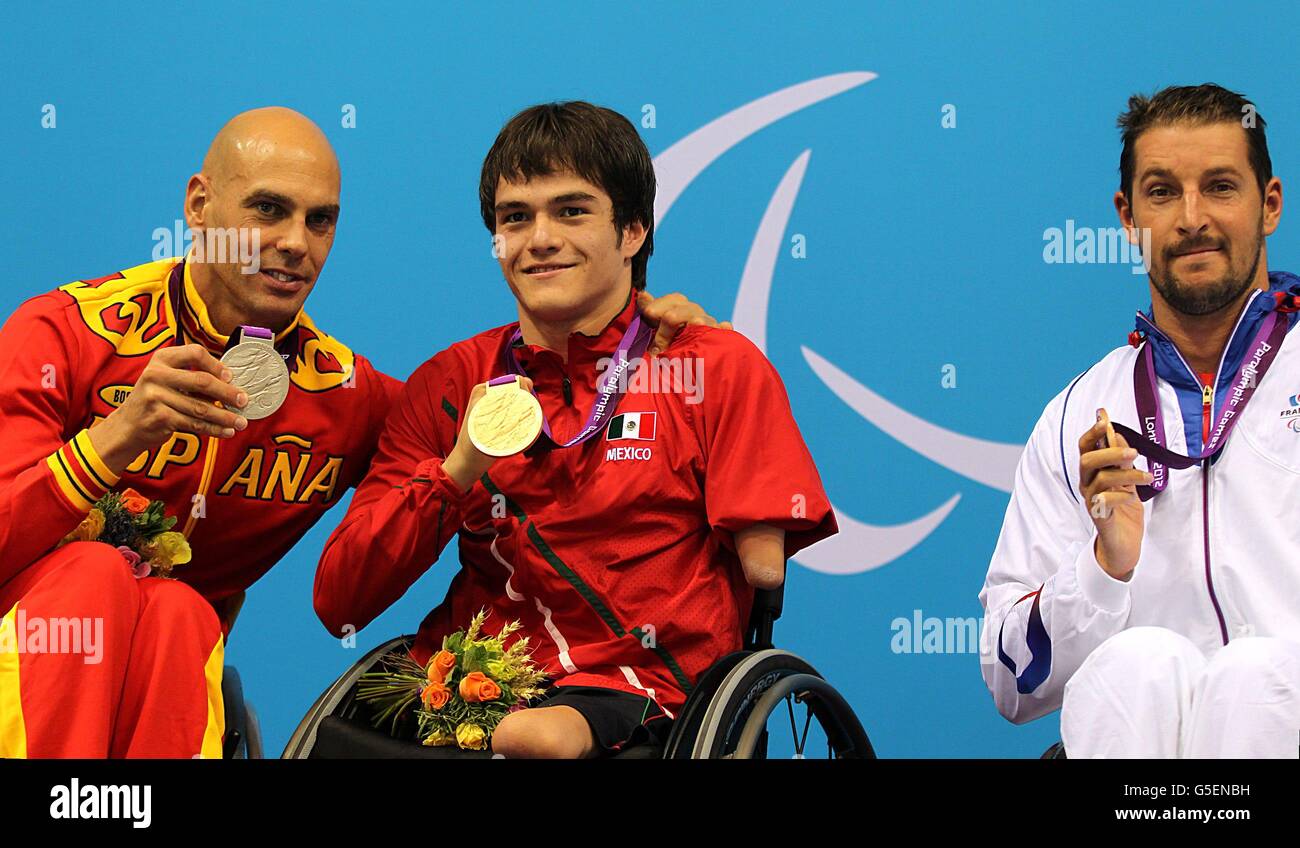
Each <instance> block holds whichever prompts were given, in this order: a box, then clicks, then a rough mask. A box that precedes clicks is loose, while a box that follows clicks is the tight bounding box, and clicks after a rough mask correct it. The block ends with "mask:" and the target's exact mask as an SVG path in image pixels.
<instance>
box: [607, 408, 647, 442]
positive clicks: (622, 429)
mask: <svg viewBox="0 0 1300 848" xmlns="http://www.w3.org/2000/svg"><path fill="white" fill-rule="evenodd" d="M656 414H657V413H654V412H625V413H623V414H622V415H615V416H614V417H613V418H612V419H611V420H610V422H609V429H608V430H606V431H605V439H606V441H610V442H613V441H617V440H619V439H639V440H640V441H643V442H652V441H654V438H655V415H656Z"/></svg>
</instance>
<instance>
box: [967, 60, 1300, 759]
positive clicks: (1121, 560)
mask: <svg viewBox="0 0 1300 848" xmlns="http://www.w3.org/2000/svg"><path fill="white" fill-rule="evenodd" d="M1119 125H1120V128H1121V129H1122V130H1123V152H1122V154H1121V158H1120V190H1119V191H1118V192H1116V194H1115V207H1116V209H1117V211H1118V212H1119V217H1120V220H1121V222H1122V223H1123V225H1124V227H1125V228H1126V229H1127V231H1128V233H1129V238H1130V240H1132V241H1133V242H1134V243H1137V242H1138V241H1139V236H1140V235H1146V236H1149V238H1150V241H1149V244H1150V249H1149V250H1148V251H1147V252H1148V254H1149V255H1148V256H1146V257H1145V260H1146V262H1147V265H1148V269H1149V276H1150V289H1151V310H1150V312H1149V313H1146V314H1143V313H1139V314H1138V316H1137V328H1136V330H1135V331H1134V332H1133V333H1132V334H1131V335H1130V338H1129V341H1130V344H1129V345H1127V346H1124V347H1120V348H1118V349H1116V350H1114V351H1112V352H1111V353H1110V354H1108V355H1107V356H1106V357H1105V358H1104V359H1102V360H1101V361H1100V362H1098V363H1097V364H1095V365H1093V366H1092V367H1091V368H1089V369H1088V370H1087V371H1085V372H1084V373H1083V374H1082V375H1080V376H1079V377H1077V378H1075V380H1073V381H1072V382H1071V383H1070V385H1069V386H1068V387H1066V389H1065V390H1064V391H1062V392H1061V393H1060V394H1059V395H1058V396H1057V397H1056V398H1055V399H1053V400H1052V402H1051V403H1050V404H1048V406H1047V409H1046V410H1045V411H1044V412H1043V415H1042V417H1041V418H1040V419H1039V421H1038V423H1037V425H1036V426H1035V427H1034V431H1033V434H1032V436H1031V437H1030V439H1029V443H1028V445H1027V446H1026V448H1025V452H1024V455H1023V457H1022V458H1021V460H1020V466H1019V468H1018V469H1017V472H1016V482H1015V488H1014V490H1013V491H1012V495H1011V502H1010V504H1009V505H1008V507H1007V514H1006V519H1005V522H1004V523H1003V526H1002V534H1001V537H1000V538H999V540H998V545H997V549H996V550H995V552H994V554H993V561H992V563H991V564H990V566H989V573H988V576H987V578H986V580H985V584H984V589H983V591H982V592H981V593H980V601H981V603H983V605H984V610H985V614H986V616H987V618H986V620H987V622H988V627H986V629H985V634H984V639H985V644H984V646H983V648H984V651H983V655H984V657H985V659H986V661H985V664H984V666H983V672H984V678H985V681H986V682H987V684H988V686H989V689H990V690H991V691H992V693H993V697H994V700H995V701H996V703H997V707H998V710H999V711H1000V712H1001V713H1002V714H1003V715H1004V716H1006V717H1007V718H1008V719H1010V720H1011V721H1014V722H1017V723H1020V722H1025V721H1028V720H1030V719H1033V718H1037V717H1039V716H1042V715H1044V714H1046V713H1049V712H1051V711H1052V710H1055V709H1057V708H1060V709H1061V736H1062V740H1063V742H1064V743H1065V748H1066V751H1067V753H1068V755H1069V756H1070V757H1107V756H1148V757H1175V756H1190V757H1219V756H1239V757H1255V756H1290V757H1295V756H1296V755H1297V752H1298V751H1300V515H1298V514H1297V513H1298V510H1297V507H1300V333H1297V332H1290V331H1291V329H1292V328H1293V327H1294V326H1295V323H1296V318H1297V315H1296V310H1297V308H1300V278H1298V277H1294V276H1292V275H1290V274H1285V273H1280V272H1274V273H1271V274H1270V273H1269V271H1268V267H1267V265H1268V262H1267V251H1266V249H1265V243H1264V239H1265V237H1266V236H1269V235H1272V233H1273V232H1274V230H1276V229H1277V226H1278V221H1279V219H1280V218H1281V214H1282V185H1281V182H1280V181H1279V180H1278V179H1277V178H1276V177H1274V176H1273V175H1272V166H1271V163H1270V160H1269V155H1268V146H1267V142H1266V140H1265V135H1264V120H1263V118H1262V117H1260V116H1259V115H1258V113H1257V112H1256V110H1255V108H1254V106H1253V105H1252V104H1251V103H1249V102H1248V101H1247V100H1246V99H1245V98H1244V97H1242V96H1241V95H1239V94H1236V93H1233V92H1230V91H1227V90H1225V89H1223V88H1220V87H1219V86H1216V85H1209V84H1207V85H1201V86H1194V87H1193V86H1188V87H1174V88H1166V89H1164V90H1163V91H1160V92H1159V93H1157V94H1155V95H1154V96H1152V97H1150V98H1147V97H1142V96H1135V97H1132V98H1130V100H1129V110H1128V111H1127V112H1126V113H1125V114H1123V115H1121V116H1120V121H1119ZM1107 418H1109V419H1110V421H1113V422H1114V426H1113V428H1112V427H1111V426H1110V424H1109V423H1108V421H1107ZM1125 425H1127V426H1125ZM1139 457H1140V459H1139Z"/></svg>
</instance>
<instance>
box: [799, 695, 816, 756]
mask: <svg viewBox="0 0 1300 848" xmlns="http://www.w3.org/2000/svg"><path fill="white" fill-rule="evenodd" d="M804 709H806V710H807V711H808V712H807V713H806V714H805V715H804V719H803V735H802V736H800V737H799V759H803V758H804V757H803V749H804V746H805V745H807V744H808V725H810V724H812V716H813V713H812V704H810V703H808V702H806V701H805V702H804Z"/></svg>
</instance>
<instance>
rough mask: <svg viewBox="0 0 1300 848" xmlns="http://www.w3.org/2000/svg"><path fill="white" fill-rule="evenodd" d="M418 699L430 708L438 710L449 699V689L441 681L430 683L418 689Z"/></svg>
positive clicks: (445, 704)
mask: <svg viewBox="0 0 1300 848" xmlns="http://www.w3.org/2000/svg"><path fill="white" fill-rule="evenodd" d="M420 700H421V701H423V702H424V705H425V706H426V707H428V708H429V709H431V710H440V709H442V708H443V707H445V706H447V702H448V701H450V700H451V690H450V689H448V688H447V687H446V686H443V685H442V684H441V683H430V684H429V685H428V686H426V687H424V689H422V690H421V691H420Z"/></svg>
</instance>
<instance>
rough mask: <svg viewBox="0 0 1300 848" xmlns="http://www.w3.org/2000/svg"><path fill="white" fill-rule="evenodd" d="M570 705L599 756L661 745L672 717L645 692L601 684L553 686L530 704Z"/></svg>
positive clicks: (666, 735) (547, 705) (665, 739)
mask: <svg viewBox="0 0 1300 848" xmlns="http://www.w3.org/2000/svg"><path fill="white" fill-rule="evenodd" d="M557 706H565V707H573V708H574V709H575V710H577V711H578V712H579V713H581V714H582V717H583V718H585V719H586V720H587V724H588V725H589V726H590V727H591V735H592V736H594V737H595V738H596V745H597V746H598V748H599V756H609V755H610V754H615V753H618V752H619V751H623V750H626V749H628V748H631V747H633V746H634V745H645V744H651V745H660V746H662V745H665V744H667V742H668V734H669V732H671V731H672V724H673V722H672V719H670V718H668V716H666V715H664V711H663V710H661V709H660V708H659V705H658V704H656V703H655V702H654V701H652V700H651V699H650V698H648V697H646V696H645V695H632V694H629V693H627V692H621V691H619V690H617V689H606V688H604V687H603V686H555V687H553V688H552V689H551V690H550V691H549V692H547V693H546V694H545V695H543V696H542V698H541V700H539V701H537V702H535V703H534V704H533V705H532V708H533V709H539V708H542V707H557Z"/></svg>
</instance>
